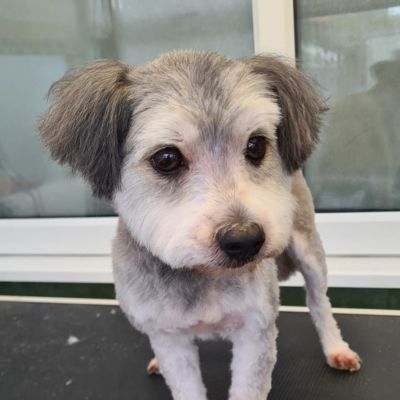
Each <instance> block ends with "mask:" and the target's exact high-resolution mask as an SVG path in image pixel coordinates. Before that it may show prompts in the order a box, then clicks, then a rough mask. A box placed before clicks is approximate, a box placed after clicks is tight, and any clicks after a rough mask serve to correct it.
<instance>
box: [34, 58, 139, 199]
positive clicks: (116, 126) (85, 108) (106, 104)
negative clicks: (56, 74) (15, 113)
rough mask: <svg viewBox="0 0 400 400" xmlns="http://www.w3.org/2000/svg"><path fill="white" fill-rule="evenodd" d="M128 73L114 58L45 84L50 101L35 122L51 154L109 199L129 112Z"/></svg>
mask: <svg viewBox="0 0 400 400" xmlns="http://www.w3.org/2000/svg"><path fill="white" fill-rule="evenodd" d="M128 71H129V68H128V67H127V66H126V65H124V64H122V63H120V62H118V61H111V60H102V61H97V62H96V63H94V64H91V65H89V66H87V67H85V68H83V69H80V70H78V71H75V72H72V73H70V74H67V75H66V76H65V77H64V78H62V79H60V80H59V81H57V82H55V83H54V84H53V85H52V87H51V88H50V91H49V95H50V96H52V98H53V101H54V102H53V105H52V106H51V107H50V109H49V111H48V112H47V113H46V114H45V115H44V116H43V118H42V119H41V121H40V123H39V126H38V129H39V132H40V134H41V135H42V138H43V140H44V142H45V144H46V145H47V147H48V148H49V150H50V153H51V155H52V157H53V158H54V159H55V160H57V161H59V162H60V163H61V164H65V163H68V164H69V165H70V166H71V167H72V170H73V171H79V172H80V173H81V174H82V175H83V176H84V177H85V178H86V179H87V180H88V181H89V183H90V184H91V186H92V189H93V193H94V194H95V195H97V196H99V197H105V198H108V199H110V198H111V195H112V193H113V191H114V190H115V188H116V187H117V186H118V184H119V179H120V169H121V163H122V159H123V153H122V145H123V143H124V141H125V137H126V135H127V133H128V130H129V126H130V119H131V115H132V111H133V110H132V102H131V101H130V100H129V99H128V85H129V80H128V77H127V73H128Z"/></svg>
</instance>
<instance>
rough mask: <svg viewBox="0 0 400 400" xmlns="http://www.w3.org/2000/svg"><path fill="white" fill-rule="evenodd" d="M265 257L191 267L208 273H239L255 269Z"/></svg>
mask: <svg viewBox="0 0 400 400" xmlns="http://www.w3.org/2000/svg"><path fill="white" fill-rule="evenodd" d="M263 259H265V257H263V256H257V257H253V258H250V259H246V260H223V261H221V262H216V263H210V264H208V263H207V264H198V265H194V266H192V267H191V268H193V269H196V270H198V271H200V272H203V273H207V274H216V275H232V274H234V275H237V274H242V273H246V272H252V271H254V270H255V269H256V268H257V267H258V266H259V265H260V264H261V262H262V260H263Z"/></svg>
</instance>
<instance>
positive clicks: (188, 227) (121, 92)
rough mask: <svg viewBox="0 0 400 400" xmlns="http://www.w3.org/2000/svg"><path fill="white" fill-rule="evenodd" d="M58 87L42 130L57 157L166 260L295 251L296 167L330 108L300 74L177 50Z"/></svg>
mask: <svg viewBox="0 0 400 400" xmlns="http://www.w3.org/2000/svg"><path fill="white" fill-rule="evenodd" d="M53 91H54V92H55V95H56V99H55V100H56V101H55V103H54V104H53V106H52V108H51V109H50V111H49V112H48V113H47V114H46V115H45V117H44V118H43V120H42V122H41V124H40V126H39V130H40V131H41V133H42V135H43V137H44V139H45V141H46V143H47V144H48V146H49V148H50V150H51V152H52V154H53V156H54V157H55V158H56V159H58V160H59V161H61V162H68V163H69V164H70V165H71V166H72V167H73V169H77V170H79V171H80V172H81V173H82V174H83V175H84V176H85V177H86V178H87V179H88V180H89V182H90V183H91V184H92V187H93V189H94V193H95V194H97V195H99V196H105V197H108V198H109V199H110V200H112V202H113V204H114V206H115V209H116V210H117V212H118V213H119V215H120V216H121V218H122V219H123V220H124V222H125V224H126V225H127V226H128V228H129V230H130V232H131V234H132V236H133V237H134V238H135V240H137V241H138V242H139V243H140V244H141V245H142V246H144V247H145V248H146V249H148V250H149V251H150V252H151V253H152V254H154V255H155V256H157V257H158V258H160V260H162V261H163V262H164V263H166V264H168V265H170V266H171V267H172V268H180V267H195V268H202V267H208V268H212V269H214V268H215V269H220V268H232V267H241V266H244V265H249V264H251V263H252V262H254V261H257V260H259V259H260V258H263V257H272V256H277V255H278V254H279V253H280V252H282V251H283V249H284V248H285V247H286V245H287V243H288V240H289V236H290V231H291V225H292V216H293V210H294V206H295V204H294V199H293V197H292V194H291V174H292V173H293V172H294V171H295V170H297V169H298V168H299V167H300V166H301V164H302V163H303V162H304V160H305V159H306V158H307V157H308V155H309V154H310V152H311V151H312V149H313V147H314V145H315V143H316V141H317V132H318V126H319V122H320V113H321V112H322V111H323V105H322V103H321V101H320V99H319V97H318V96H317V94H316V93H315V92H314V91H313V89H312V88H311V86H310V84H309V83H308V81H307V80H306V78H305V77H304V76H303V75H302V74H301V73H300V72H298V71H296V70H295V69H294V68H292V67H290V66H289V65H288V64H286V63H284V62H282V61H280V60H279V59H276V58H272V57H253V58H249V59H246V60H242V61H232V60H228V59H226V58H224V57H222V56H219V55H217V54H211V53H194V52H176V53H170V54H166V55H164V56H162V57H160V58H159V59H157V60H156V61H154V62H152V63H149V64H147V65H145V66H143V67H139V68H129V67H127V66H125V65H123V64H120V63H117V62H112V61H103V62H100V63H97V64H94V65H93V66H89V67H87V68H86V69H84V70H82V71H80V72H77V73H75V74H72V75H69V76H67V77H65V78H64V79H62V80H61V81H59V82H57V83H56V84H55V87H54V89H53Z"/></svg>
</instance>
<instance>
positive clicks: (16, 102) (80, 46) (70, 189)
mask: <svg viewBox="0 0 400 400" xmlns="http://www.w3.org/2000/svg"><path fill="white" fill-rule="evenodd" d="M0 10H1V12H0V121H1V124H0V217H3V218H4V217H52V216H95V215H110V214H112V210H111V209H110V207H109V206H108V205H107V204H106V203H105V202H102V201H99V200H97V199H94V198H93V197H92V196H91V192H90V189H89V187H88V185H86V183H84V182H83V181H82V179H80V178H79V177H78V176H72V175H71V174H70V172H69V170H68V169H67V168H62V167H59V166H58V165H57V164H55V163H54V162H53V161H52V160H50V159H49V156H48V154H47V152H46V151H45V150H44V149H43V147H42V145H41V143H40V140H39V138H38V136H37V134H36V133H35V126H36V122H37V119H38V118H39V116H40V114H42V113H43V112H44V110H45V109H46V107H47V102H46V93H47V90H48V88H49V86H50V84H51V83H52V82H53V81H55V80H56V79H58V78H60V77H61V76H62V75H63V74H64V73H65V72H66V71H67V70H68V69H70V68H72V67H76V66H79V65H82V64H84V63H86V62H87V61H90V60H94V59H98V58H117V59H120V60H122V61H124V62H127V63H129V64H142V63H143V62H145V61H148V60H150V59H152V58H154V57H157V56H158V55H159V54H160V53H162V52H164V51H168V50H172V49H180V48H185V49H186V48H192V49H200V50H214V51H218V52H222V53H224V54H226V55H228V56H230V57H244V56H246V55H250V54H252V53H253V30H252V14H251V2H250V1H248V0H223V1H218V2H216V1H211V0H202V1H196V0H191V1H187V0H179V1H178V0H160V1H142V0H120V1H118V0H114V1H112V0H68V1H65V0H35V1H32V0H0Z"/></svg>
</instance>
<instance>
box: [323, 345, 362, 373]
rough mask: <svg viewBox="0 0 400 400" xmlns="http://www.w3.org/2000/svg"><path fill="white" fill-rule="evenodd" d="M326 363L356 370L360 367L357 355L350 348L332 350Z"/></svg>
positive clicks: (345, 369)
mask: <svg viewBox="0 0 400 400" xmlns="http://www.w3.org/2000/svg"><path fill="white" fill-rule="evenodd" d="M327 362H328V365H329V366H330V367H332V368H335V369H341V370H344V371H350V372H356V371H358V370H359V369H360V368H361V359H360V357H359V355H358V354H357V353H356V352H354V351H353V350H351V349H350V348H344V349H341V350H338V351H334V352H332V353H331V354H330V355H328V357H327Z"/></svg>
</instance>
